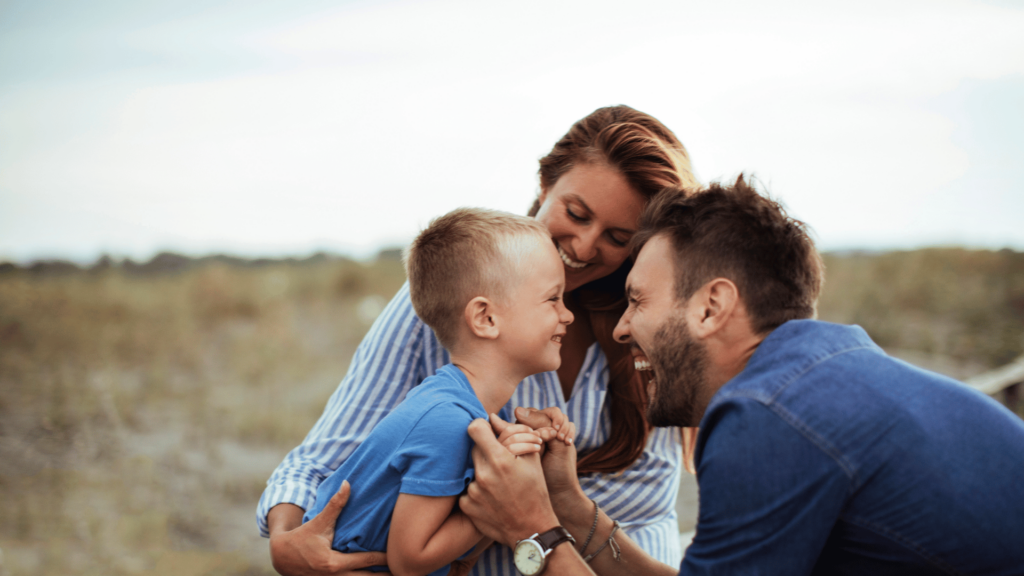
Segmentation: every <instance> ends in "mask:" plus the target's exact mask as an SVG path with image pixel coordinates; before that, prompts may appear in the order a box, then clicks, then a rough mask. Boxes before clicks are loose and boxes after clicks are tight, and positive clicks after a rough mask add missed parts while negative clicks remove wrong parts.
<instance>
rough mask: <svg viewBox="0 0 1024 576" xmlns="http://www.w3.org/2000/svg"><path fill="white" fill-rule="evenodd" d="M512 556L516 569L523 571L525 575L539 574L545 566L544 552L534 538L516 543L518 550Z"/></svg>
mask: <svg viewBox="0 0 1024 576" xmlns="http://www.w3.org/2000/svg"><path fill="white" fill-rule="evenodd" d="M512 557H513V561H514V562H515V564H516V569H517V570H519V571H520V572H522V573H523V576H533V575H534V574H539V573H540V571H541V570H542V569H543V568H544V552H543V551H542V550H541V549H540V545H539V544H537V543H536V542H534V541H533V540H523V541H521V542H519V543H518V544H516V551H515V552H514V553H513V555H512Z"/></svg>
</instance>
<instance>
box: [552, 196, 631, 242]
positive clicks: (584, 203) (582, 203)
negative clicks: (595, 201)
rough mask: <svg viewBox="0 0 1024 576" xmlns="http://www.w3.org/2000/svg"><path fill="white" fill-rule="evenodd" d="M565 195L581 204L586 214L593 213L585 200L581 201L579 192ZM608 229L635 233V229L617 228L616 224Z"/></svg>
mask: <svg viewBox="0 0 1024 576" xmlns="http://www.w3.org/2000/svg"><path fill="white" fill-rule="evenodd" d="M566 196H568V198H569V199H570V200H572V201H573V202H575V203H577V204H579V205H580V206H583V209H584V210H586V211H587V214H593V213H594V211H593V210H592V209H591V208H590V206H588V205H587V203H586V202H584V201H583V198H582V197H581V196H580V195H579V194H566ZM609 230H615V231H617V232H622V233H623V234H628V235H630V236H632V235H633V234H636V230H630V229H629V228H619V227H618V226H616V227H613V228H609Z"/></svg>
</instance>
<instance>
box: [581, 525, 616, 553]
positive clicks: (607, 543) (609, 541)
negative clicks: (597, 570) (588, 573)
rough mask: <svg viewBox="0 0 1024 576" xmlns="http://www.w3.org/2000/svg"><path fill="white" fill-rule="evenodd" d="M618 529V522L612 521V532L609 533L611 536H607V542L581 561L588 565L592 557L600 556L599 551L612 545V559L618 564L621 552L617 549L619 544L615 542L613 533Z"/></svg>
mask: <svg viewBox="0 0 1024 576" xmlns="http://www.w3.org/2000/svg"><path fill="white" fill-rule="evenodd" d="M618 529H619V521H618V520H612V532H611V534H609V535H608V541H607V542H605V543H604V544H602V545H601V547H600V548H598V549H597V550H595V551H594V553H593V554H590V555H588V556H587V557H585V558H584V559H583V561H584V562H588V563H589V562H590V561H591V560H593V559H594V556H597V555H598V554H600V553H601V550H604V549H605V547H606V546H608V545H609V544H611V545H612V558H615V561H616V562H618V561H619V559H620V558H621V557H622V551H621V550H620V549H619V543H618V542H616V541H615V531H616V530H618Z"/></svg>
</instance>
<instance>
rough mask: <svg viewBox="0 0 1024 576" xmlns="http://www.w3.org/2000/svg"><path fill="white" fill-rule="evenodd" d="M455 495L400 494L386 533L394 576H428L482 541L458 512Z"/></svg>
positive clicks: (471, 524) (389, 563)
mask: <svg viewBox="0 0 1024 576" xmlns="http://www.w3.org/2000/svg"><path fill="white" fill-rule="evenodd" d="M455 498H456V497H455V496H441V497H436V496H419V495H416V494H399V495H398V502H396V503H395V511H394V514H393V516H392V517H391V531H390V533H389V534H388V552H387V555H388V568H389V569H390V570H391V572H392V573H393V574H396V575H397V576H405V575H413V574H429V573H430V572H433V571H434V570H437V569H438V568H440V567H442V566H445V565H447V564H451V563H452V562H453V561H455V560H456V559H458V558H459V556H462V555H463V554H465V553H466V551H468V550H469V549H470V548H472V547H473V546H475V545H476V544H477V543H479V542H480V540H481V539H482V538H483V535H482V534H481V533H480V531H479V530H477V529H476V527H475V526H473V523H472V522H471V521H470V520H469V518H467V517H466V516H465V514H462V513H461V512H458V511H452V508H453V507H454V506H455Z"/></svg>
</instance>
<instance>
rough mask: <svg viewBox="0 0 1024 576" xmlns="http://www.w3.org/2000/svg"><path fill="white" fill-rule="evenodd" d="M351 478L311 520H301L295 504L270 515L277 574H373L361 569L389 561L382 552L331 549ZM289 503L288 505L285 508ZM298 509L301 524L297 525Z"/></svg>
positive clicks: (340, 575)
mask: <svg viewBox="0 0 1024 576" xmlns="http://www.w3.org/2000/svg"><path fill="white" fill-rule="evenodd" d="M350 492H351V490H350V489H349V485H348V481H345V482H342V483H341V488H340V489H339V490H338V492H337V494H335V495H334V496H333V497H331V499H330V501H329V502H328V503H327V505H326V506H324V509H323V510H322V511H321V512H320V513H319V514H317V515H316V516H315V517H314V518H313V519H312V520H310V521H309V522H307V523H305V524H301V522H302V514H303V511H302V509H301V508H299V507H298V506H295V505H293V504H278V505H277V506H275V507H274V508H272V509H271V511H270V514H269V515H268V522H269V524H270V559H271V562H272V563H273V564H274V569H275V570H277V572H278V574H282V575H284V576H347V575H349V574H353V575H354V574H373V573H372V572H359V571H358V570H360V569H361V568H366V567H368V566H383V565H386V564H387V555H386V554H385V553H383V552H359V553H354V554H342V553H341V552H338V551H335V550H332V549H331V543H332V542H333V541H334V525H335V523H336V522H337V521H338V516H339V515H340V514H341V510H342V508H344V507H345V504H346V503H347V502H348V496H349V493H350ZM282 507H286V508H282ZM296 511H298V516H297V520H298V523H299V524H298V525H296Z"/></svg>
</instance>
